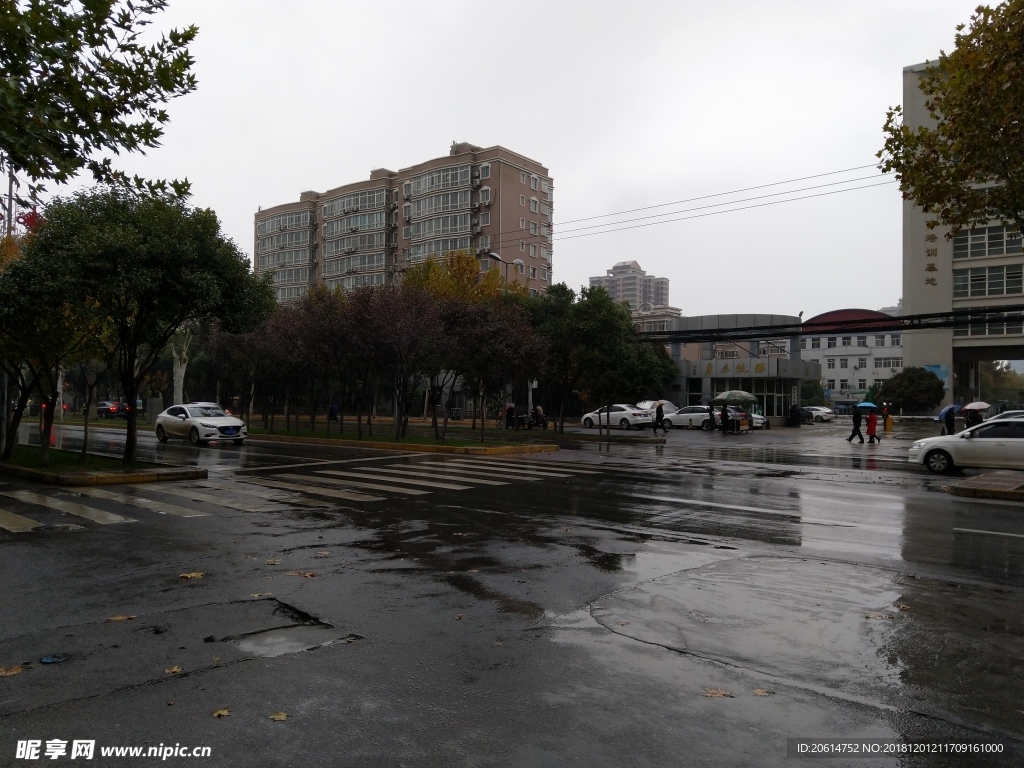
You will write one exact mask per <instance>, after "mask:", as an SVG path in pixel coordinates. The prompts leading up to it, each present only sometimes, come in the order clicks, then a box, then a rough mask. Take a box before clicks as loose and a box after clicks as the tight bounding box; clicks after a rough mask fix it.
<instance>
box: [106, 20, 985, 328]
mask: <svg viewBox="0 0 1024 768" xmlns="http://www.w3.org/2000/svg"><path fill="white" fill-rule="evenodd" d="M976 4H977V0H898V1H897V2H893V0H886V2H876V1H874V0H861V2H857V3H822V2H820V0H817V1H815V2H810V1H808V2H796V1H793V2H784V1H782V0H773V1H771V2H765V1H764V0H741V1H739V2H733V3H728V4H725V3H707V2H699V3H698V2H691V1H690V0H667V1H659V2H640V3H621V2H616V3H613V2H606V1H605V0H546V2H532V1H531V2H525V1H522V2H521V1H518V0H516V1H513V0H504V1H503V2H482V1H481V0H477V1H476V2H470V0H433V2H429V3H427V2H404V1H397V2H396V1H392V2H380V3H367V2H338V1H337V0H330V1H320V0H316V1H314V0H305V1H299V2H287V3H286V2H281V1H280V0H276V1H272V0H262V1H261V0H244V1H243V0H217V1H216V2H210V0H202V1H201V0H171V5H170V8H169V10H168V11H167V12H166V13H164V14H161V15H160V16H159V17H157V26H159V27H160V28H162V29H169V28H171V27H172V26H178V27H181V26H184V25H187V24H196V25H197V26H198V27H199V30H200V31H199V36H198V38H197V40H196V42H195V44H194V46H193V48H192V51H193V55H194V57H195V59H196V66H195V70H194V71H195V73H196V75H197V77H198V80H199V88H198V90H197V91H196V92H195V93H193V94H190V95H188V96H185V97H183V98H180V99H176V100H174V101H173V102H171V103H170V105H169V108H168V110H169V112H170V115H171V119H172V122H171V124H170V125H169V126H168V130H167V133H166V136H165V138H164V141H163V146H162V147H161V148H159V149H156V150H151V151H150V154H149V155H148V156H146V157H130V158H129V157H123V158H121V159H120V161H119V162H120V167H122V168H125V169H126V170H129V171H131V172H134V173H140V174H143V175H146V176H149V177H151V178H166V177H179V178H180V177H182V176H187V177H188V178H189V179H190V180H191V182H192V184H193V187H192V188H193V194H194V197H193V202H194V203H195V204H196V205H201V206H204V207H205V206H208V207H211V208H213V209H215V210H216V211H217V213H218V214H219V216H220V218H221V220H222V222H223V224H224V228H225V230H226V232H227V234H228V235H230V236H231V237H232V238H234V239H235V240H236V241H237V242H238V243H239V245H241V246H242V248H243V249H244V250H245V251H246V252H247V253H249V254H251V253H252V248H253V243H252V221H253V214H254V213H255V212H256V210H257V207H258V206H264V207H266V206H271V205H277V204H280V203H285V202H290V201H293V200H296V199H297V198H298V194H299V192H300V191H301V190H306V189H314V190H317V191H324V190H325V189H327V188H330V187H335V186H339V185H341V184H346V183H350V182H353V181H358V180H361V179H364V178H367V177H368V175H369V171H370V169H371V168H376V167H380V166H383V167H387V168H391V169H393V170H397V169H399V168H402V167H405V166H408V165H412V164H414V163H417V162H421V161H424V160H427V159H430V158H433V157H438V156H441V155H445V154H447V152H448V147H449V145H450V144H451V142H452V141H453V140H458V141H469V142H471V143H474V144H478V145H480V146H491V145H493V144H501V145H503V146H505V147H508V148H509V149H511V150H514V151H516V152H519V153H521V154H524V155H526V156H528V157H531V158H533V159H535V160H537V161H539V162H541V163H543V164H544V165H546V166H547V167H548V168H549V169H550V172H551V175H552V177H553V178H554V181H555V198H554V199H555V233H556V241H555V248H554V259H553V265H554V275H555V279H556V280H557V281H565V282H566V283H568V284H569V285H570V286H571V287H574V288H577V287H579V286H580V285H585V284H586V283H587V278H588V277H589V276H591V275H600V274H604V271H605V270H606V269H608V268H609V267H611V266H612V265H613V264H614V263H615V262H617V261H622V260H627V259H635V260H636V261H638V262H639V263H640V265H641V266H642V267H643V268H644V269H646V270H647V272H648V274H655V275H658V276H665V277H668V278H670V279H671V302H672V304H673V305H674V306H677V307H680V308H681V309H682V310H683V313H684V314H687V315H698V314H717V313H729V312H765V313H776V314H793V315H795V314H797V313H798V312H800V311H804V317H805V318H808V317H811V316H813V315H815V314H818V313H820V312H825V311H828V310H832V309H840V308H844V307H867V308H872V309H877V308H879V307H881V306H885V305H891V304H895V303H896V301H897V299H899V297H900V295H901V267H900V258H901V257H900V247H901V246H900V226H901V224H900V215H901V213H900V211H901V204H900V197H899V193H898V191H897V190H896V188H895V185H886V186H879V187H874V188H867V189H861V190H856V191H850V192H843V193H840V194H833V195H828V196H824V197H818V198H814V199H807V200H801V201H796V202H788V203H783V204H779V205H771V206H766V207H762V208H755V209H749V210H743V211H737V212H733V213H721V214H717V215H710V216H703V217H700V218H691V219H689V220H683V221H676V222H671V223H663V224H658V225H656V226H647V227H643V228H638V229H631V230H626V231H622V232H617V233H612V234H596V235H593V236H589V237H576V238H570V235H573V234H582V233H581V232H569V230H570V229H574V228H576V227H580V226H585V225H588V224H593V223H596V222H594V221H588V222H581V223H577V224H572V223H569V222H571V221H573V220H576V219H581V218H584V217H591V216H597V215H601V214H609V213H613V212H619V211H624V210H628V209H635V208H642V207H646V206H653V205H659V204H664V203H669V202H673V201H680V200H687V199H690V198H695V197H700V196H705V195H712V194H716V193H721V192H729V191H731V190H737V189H740V188H745V187H753V186H758V185H763V184H771V183H774V182H779V181H784V180H787V179H794V178H797V177H803V176H810V175H814V174H822V173H827V172H832V171H837V170H841V169H850V168H854V167H857V166H866V165H870V164H872V163H874V162H876V160H875V157H874V153H875V152H876V151H877V150H878V149H879V147H880V146H881V144H882V134H881V126H882V124H883V122H884V120H885V111H886V108H887V107H889V106H890V105H895V104H899V103H901V102H902V79H901V72H902V68H903V67H904V66H906V65H908V64H914V63H917V62H920V61H924V60H925V59H934V58H935V57H936V56H937V54H938V51H939V50H940V49H947V50H948V49H950V48H951V47H952V44H953V38H954V29H955V26H956V25H957V24H958V23H960V22H966V21H967V20H968V19H969V17H970V13H971V11H972V9H973V8H974V7H975V5H976ZM877 176H878V173H877V171H875V170H873V169H872V168H864V169H861V170H859V171H850V172H848V173H846V174H840V175H836V176H828V177H822V178H820V179H814V180H809V181H805V182H800V183H798V184H791V185H789V186H782V187H771V188H767V189H763V190H758V191H753V192H747V193H743V194H741V195H737V196H735V197H736V198H748V197H752V196H756V195H764V194H769V193H774V192H778V191H780V190H787V189H797V188H800V187H806V186H810V185H814V184H825V183H830V182H834V181H837V180H847V179H861V178H864V177H877ZM879 180H881V179H880V178H874V179H873V180H872V179H867V180H865V181H860V182H853V183H851V184H849V185H848V186H859V185H864V184H870V183H873V182H874V181H879ZM839 188H842V185H841V186H840V187H839ZM829 189H836V187H832V188H827V187H826V188H822V189H818V190H811V191H808V192H803V193H800V194H801V195H803V194H814V193H816V192H823V191H829ZM729 199H734V198H728V197H726V198H713V199H711V200H705V201H699V202H690V203H682V204H679V205H676V206H666V207H664V208H657V209H654V210H650V211H643V212H639V213H634V214H631V215H628V216H620V217H618V218H619V219H621V218H632V217H635V216H643V215H650V214H653V213H665V212H672V211H681V210H682V209H687V208H693V207H695V206H699V205H707V204H709V203H716V202H721V201H723V200H729ZM773 199H779V198H766V199H762V200H758V201H753V202H755V203H764V202H769V201H771V200H773ZM745 204H746V205H750V204H752V203H745ZM714 210H719V209H705V210H704V211H700V212H701V213H708V212H711V211H714ZM694 213H696V212H694V211H691V212H690V213H679V214H677V215H676V216H675V217H673V216H666V217H665V218H677V217H679V216H692V215H693V214H694ZM615 220H617V219H616V218H615V217H613V218H610V219H602V220H598V221H615ZM650 221H659V219H653V220H651V219H648V220H645V222H635V223H646V222H650ZM587 231H591V230H587ZM559 233H561V238H564V239H559Z"/></svg>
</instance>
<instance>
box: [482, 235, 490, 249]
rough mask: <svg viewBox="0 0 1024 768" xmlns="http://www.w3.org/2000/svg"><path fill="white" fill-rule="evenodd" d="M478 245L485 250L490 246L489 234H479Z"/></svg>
mask: <svg viewBox="0 0 1024 768" xmlns="http://www.w3.org/2000/svg"><path fill="white" fill-rule="evenodd" d="M480 247H481V248H483V249H484V250H487V249H488V248H490V247H491V236H490V235H481V236H480Z"/></svg>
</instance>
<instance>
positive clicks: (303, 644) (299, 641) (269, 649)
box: [238, 626, 361, 658]
mask: <svg viewBox="0 0 1024 768" xmlns="http://www.w3.org/2000/svg"><path fill="white" fill-rule="evenodd" d="M359 639H361V638H360V637H359V636H358V635H340V634H339V633H338V631H337V630H336V629H329V628H327V627H308V626H300V627H284V628H283V629H271V630H269V631H267V632H260V633H259V634H256V635H250V636H249V637H246V638H244V639H242V640H239V641H238V649H239V650H240V651H242V652H243V653H249V654H252V655H253V656H262V657H264V658H272V657H274V656H284V655H285V654H289V653H299V652H300V651H310V650H312V649H314V648H323V647H325V646H328V645H332V644H334V643H337V642H345V643H350V642H352V641H353V640H359Z"/></svg>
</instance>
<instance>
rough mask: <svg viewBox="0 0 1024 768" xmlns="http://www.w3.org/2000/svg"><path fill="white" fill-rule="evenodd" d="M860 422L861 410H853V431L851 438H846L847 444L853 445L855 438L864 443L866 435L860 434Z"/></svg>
mask: <svg viewBox="0 0 1024 768" xmlns="http://www.w3.org/2000/svg"><path fill="white" fill-rule="evenodd" d="M860 421H861V415H860V408H854V409H853V431H852V432H851V433H850V436H849V437H848V438H846V442H848V443H852V442H853V438H855V437H859V438H860V441H861V443H863V442H864V435H862V434H861V432H860Z"/></svg>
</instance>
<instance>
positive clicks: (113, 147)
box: [0, 0, 198, 198]
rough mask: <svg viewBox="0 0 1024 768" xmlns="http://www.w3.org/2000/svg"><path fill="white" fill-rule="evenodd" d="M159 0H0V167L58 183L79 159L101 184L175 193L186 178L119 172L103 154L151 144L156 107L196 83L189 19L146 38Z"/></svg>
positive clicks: (34, 185) (158, 129) (159, 120)
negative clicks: (185, 24)
mask: <svg viewBox="0 0 1024 768" xmlns="http://www.w3.org/2000/svg"><path fill="white" fill-rule="evenodd" d="M167 2H168V0H0V9H2V11H0V103H2V104H3V109H2V110H0V152H2V156H0V170H4V171H6V170H8V169H11V170H13V171H14V172H15V173H16V174H24V175H25V176H27V177H28V178H29V179H30V180H31V185H30V197H33V198H35V197H36V196H37V193H38V192H39V191H40V190H41V189H42V186H41V185H42V182H44V181H55V182H57V183H64V182H66V181H68V180H69V179H70V178H71V177H72V176H74V175H75V174H77V173H78V172H79V171H80V170H82V169H83V168H85V169H88V170H89V171H90V172H91V173H92V175H93V177H94V178H95V179H96V180H97V181H100V182H104V183H125V184H130V185H132V186H134V187H135V188H137V189H140V190H147V191H149V192H151V193H164V192H168V191H173V192H174V193H175V194H177V195H184V194H185V193H186V192H187V190H188V182H187V181H171V182H166V181H147V180H144V179H141V178H139V177H135V178H134V179H128V177H127V176H126V175H125V173H124V172H123V171H119V170H117V169H115V168H114V167H113V164H112V163H111V160H110V158H109V157H103V154H105V153H113V154H120V153H121V152H125V151H127V152H143V151H145V150H146V149H148V148H153V147H157V146H159V145H160V138H161V136H162V135H163V126H164V125H165V124H166V123H167V122H168V120H169V118H168V115H167V113H166V112H165V111H164V109H163V108H162V107H161V106H160V105H162V104H164V103H166V102H167V101H169V100H170V99H171V98H173V97H175V96H181V95H183V94H186V93H189V92H190V91H192V90H194V89H195V87H196V79H195V75H194V74H192V72H191V68H192V65H193V59H192V57H191V55H190V54H189V51H188V45H189V44H190V43H191V42H192V41H193V39H194V38H195V36H196V34H197V32H198V30H197V28H196V27H194V26H189V27H186V28H185V29H182V30H177V29H174V30H171V31H169V32H167V33H166V34H164V35H161V36H160V37H159V38H158V39H155V40H154V41H153V42H151V43H146V42H144V41H143V34H144V32H146V31H147V27H148V26H149V25H150V24H151V23H152V17H153V16H154V15H156V14H157V13H159V12H160V11H163V10H164V8H166V6H167Z"/></svg>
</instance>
